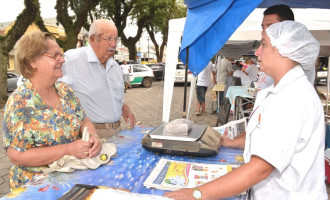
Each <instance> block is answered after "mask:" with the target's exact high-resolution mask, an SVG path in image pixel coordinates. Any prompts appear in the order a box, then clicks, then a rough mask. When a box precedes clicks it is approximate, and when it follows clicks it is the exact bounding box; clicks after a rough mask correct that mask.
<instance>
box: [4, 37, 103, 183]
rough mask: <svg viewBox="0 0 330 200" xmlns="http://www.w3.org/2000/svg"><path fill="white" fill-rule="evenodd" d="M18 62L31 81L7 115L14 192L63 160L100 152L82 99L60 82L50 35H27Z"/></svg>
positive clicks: (13, 98) (12, 101) (17, 52)
mask: <svg viewBox="0 0 330 200" xmlns="http://www.w3.org/2000/svg"><path fill="white" fill-rule="evenodd" d="M15 60H16V63H17V65H18V66H19V69H20V71H21V73H22V75H23V76H24V77H25V78H27V79H28V80H27V81H25V83H24V84H23V85H21V86H20V87H18V88H17V89H16V90H15V91H14V92H13V93H12V94H11V96H10V97H9V99H8V101H7V103H6V106H5V112H4V133H3V137H4V146H5V149H6V151H7V155H8V157H9V159H10V160H11V162H12V163H13V164H14V165H13V166H12V168H11V169H10V173H9V178H10V188H11V189H14V188H15V187H19V186H20V185H22V184H24V183H26V182H28V181H29V180H31V179H32V177H33V176H34V175H37V174H40V173H42V169H44V168H45V167H46V166H47V165H48V164H50V163H52V162H53V161H56V160H58V159H60V158H62V157H63V156H64V155H72V156H75V157H76V158H86V157H94V156H96V155H97V154H98V153H99V152H100V150H101V142H100V141H99V139H98V137H97V135H96V134H95V128H94V126H93V124H92V123H91V122H90V120H89V119H88V118H87V117H86V114H85V111H84V110H83V108H82V107H81V105H80V102H79V99H78V98H76V97H75V95H74V94H73V91H72V89H71V88H70V87H69V86H68V85H67V84H64V83H61V82H57V79H58V78H60V77H62V69H61V68H62V65H63V63H64V59H63V54H62V51H61V48H60V47H59V45H58V44H57V43H56V40H55V39H54V38H53V37H52V35H50V34H49V33H44V32H33V33H31V34H27V35H24V36H23V37H22V38H21V39H20V40H19V41H18V43H17V45H16V49H15ZM84 127H88V128H89V129H88V130H89V132H90V139H89V141H88V142H84V141H82V140H81V139H79V134H80V133H81V131H82V130H83V128H84Z"/></svg>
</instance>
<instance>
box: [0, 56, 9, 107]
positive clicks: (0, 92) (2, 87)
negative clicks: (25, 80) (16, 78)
mask: <svg viewBox="0 0 330 200" xmlns="http://www.w3.org/2000/svg"><path fill="white" fill-rule="evenodd" d="M7 60H8V57H7V56H5V55H4V54H2V53H1V54H0V66H1V67H0V76H1V77H0V96H1V98H0V105H1V107H3V105H5V103H6V101H7V65H8V62H7Z"/></svg>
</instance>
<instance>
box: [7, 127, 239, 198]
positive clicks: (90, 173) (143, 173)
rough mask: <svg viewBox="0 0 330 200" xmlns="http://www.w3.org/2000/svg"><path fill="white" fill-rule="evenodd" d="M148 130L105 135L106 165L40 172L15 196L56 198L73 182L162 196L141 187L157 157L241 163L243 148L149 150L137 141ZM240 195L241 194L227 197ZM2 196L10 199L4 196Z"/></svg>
mask: <svg viewBox="0 0 330 200" xmlns="http://www.w3.org/2000/svg"><path fill="white" fill-rule="evenodd" d="M151 129H152V128H148V127H139V126H138V127H135V128H134V129H133V130H124V131H121V132H120V133H119V134H118V135H115V136H113V137H112V138H109V139H108V140H107V142H112V143H115V144H116V145H117V156H116V157H114V158H112V161H111V162H112V163H111V164H110V165H104V166H101V167H99V168H98V169H96V170H76V171H75V172H73V173H60V172H55V173H51V174H49V175H48V176H47V177H45V175H43V176H41V177H38V179H37V180H35V181H33V182H32V183H28V184H27V185H24V186H23V187H22V192H21V193H20V194H18V196H16V198H15V199H22V200H23V199H24V200H28V199H58V198H59V197H61V196H62V195H63V194H64V193H65V192H67V191H68V190H70V189H71V188H72V187H73V186H74V185H75V184H87V185H96V186H107V187H113V188H124V189H128V190H130V191H131V192H135V193H142V194H154V195H162V194H163V193H164V192H165V191H162V190H156V189H147V188H146V187H144V186H143V182H144V181H145V180H146V178H147V177H148V175H149V174H150V173H151V171H152V170H153V168H154V167H155V165H156V164H157V163H158V161H159V160H160V158H167V159H173V160H180V161H191V162H203V163H217V164H220V160H221V161H222V162H221V164H242V163H241V162H238V161H236V160H235V157H236V156H237V155H242V154H243V151H242V150H239V149H231V148H225V147H221V149H220V151H219V154H218V155H216V156H213V157H207V158H202V157H188V156H172V155H165V154H156V153H153V152H149V151H147V150H145V149H144V148H143V147H142V146H141V140H142V138H143V135H144V134H145V133H147V132H148V131H150V130H151ZM240 198H243V197H232V198H228V199H240ZM2 199H4V200H5V199H13V198H8V197H7V196H4V197H3V198H2Z"/></svg>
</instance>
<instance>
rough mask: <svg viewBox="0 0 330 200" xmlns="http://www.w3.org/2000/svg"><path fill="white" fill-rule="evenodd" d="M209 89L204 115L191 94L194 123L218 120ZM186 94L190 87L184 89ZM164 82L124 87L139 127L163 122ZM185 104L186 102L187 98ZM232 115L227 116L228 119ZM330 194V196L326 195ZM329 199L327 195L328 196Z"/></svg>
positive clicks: (2, 185) (1, 168)
mask: <svg viewBox="0 0 330 200" xmlns="http://www.w3.org/2000/svg"><path fill="white" fill-rule="evenodd" d="M209 91H210V90H208V92H207V96H206V112H207V113H206V115H205V116H195V115H194V113H195V109H196V96H195V95H194V97H193V102H192V108H191V115H190V117H189V119H191V120H192V121H194V122H195V123H197V124H206V125H210V126H215V125H216V121H217V114H212V113H211V98H210V93H209ZM183 93H184V87H183V85H176V86H175V87H174V91H173V98H172V107H171V115H170V121H171V120H173V119H177V118H181V117H182V113H183V112H182V110H183V109H182V108H183V96H184V95H183ZM187 93H188V94H187V96H189V88H188V92H187ZM162 99H163V82H154V83H153V85H152V87H150V88H142V87H136V88H132V89H129V90H127V93H125V102H126V103H127V104H128V105H129V107H130V108H131V110H132V111H133V113H134V115H135V117H136V119H137V121H139V122H141V126H149V127H153V126H156V125H158V124H160V123H161V121H162V107H163V100H162ZM187 107H188V101H187ZM231 118H232V116H231V117H230V119H231ZM2 119H3V110H2V109H0V121H1V122H2ZM127 127H128V124H126V123H125V122H124V123H122V128H123V129H125V128H127ZM0 130H1V132H2V123H0ZM0 136H1V137H0V198H1V197H2V196H4V195H5V194H7V193H8V192H9V183H8V171H9V168H10V166H11V163H10V161H9V160H8V158H7V156H6V154H5V151H4V149H3V137H2V134H0ZM329 188H330V187H329V185H327V189H328V195H329V194H330V192H329V191H330V189H329ZM329 196H330V195H329ZM329 200H330V198H329Z"/></svg>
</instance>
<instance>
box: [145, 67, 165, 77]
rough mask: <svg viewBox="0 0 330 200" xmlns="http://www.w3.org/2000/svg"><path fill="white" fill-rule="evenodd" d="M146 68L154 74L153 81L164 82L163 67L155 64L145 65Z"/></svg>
mask: <svg viewBox="0 0 330 200" xmlns="http://www.w3.org/2000/svg"><path fill="white" fill-rule="evenodd" d="M145 65H146V66H148V67H150V68H151V69H152V71H153V73H154V76H155V79H156V80H157V81H161V80H164V75H165V65H163V64H160V63H156V64H145Z"/></svg>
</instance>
